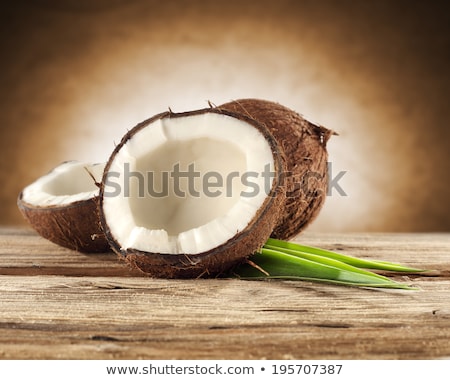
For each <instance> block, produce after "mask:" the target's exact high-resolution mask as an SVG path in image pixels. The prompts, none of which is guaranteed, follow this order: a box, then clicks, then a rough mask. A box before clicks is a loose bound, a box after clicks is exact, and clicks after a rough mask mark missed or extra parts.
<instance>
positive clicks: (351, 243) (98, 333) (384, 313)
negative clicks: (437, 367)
mask: <svg viewBox="0 0 450 380" xmlns="http://www.w3.org/2000/svg"><path fill="white" fill-rule="evenodd" d="M302 242H303V243H304V244H310V245H318V246H321V247H324V248H330V249H334V250H342V252H344V253H346V254H352V255H355V256H359V257H369V258H372V259H379V260H391V261H399V262H401V263H403V264H407V265H416V266H422V267H426V268H437V269H438V271H435V272H433V273H432V275H430V276H409V277H407V278H406V277H403V276H400V277H398V280H400V281H408V282H411V283H414V284H415V285H417V286H419V287H420V288H421V290H420V291H392V290H390V291H386V290H384V291H375V290H365V289H355V288H348V287H340V286H331V285H323V284H313V283H309V282H293V281H271V282H257V281H239V280H234V279H221V280H216V279H212V280H161V279H150V278H146V277H142V276H141V275H140V274H139V273H137V272H131V271H129V270H128V269H127V268H126V267H125V266H124V265H123V264H122V263H120V262H118V261H117V259H116V257H115V256H114V255H112V254H111V255H81V254H77V253H75V252H71V251H69V250H65V249H62V248H59V247H56V246H54V245H53V244H51V243H48V242H46V241H44V240H42V239H40V238H39V237H37V236H36V235H35V234H34V233H32V232H30V231H29V230H16V229H0V305H1V308H0V358H3V359H7V358H21V359H30V358H41V359H43V358H69V359H85V358H91V359H95V358H97V359H109V358H121V359H137V358H147V359H171V358H177V359H213V358H216V359H260V358H267V359H290V358H298V359H302V358H303V359H307V358H308V359H325V358H326V359H354V358H371V359H394V358H401V359H417V358H443V357H447V358H450V276H449V271H448V270H449V268H450V253H449V252H450V234H423V235H413V234H401V235H400V234H395V235H386V234H352V235H340V234H305V235H304V236H302ZM34 266H36V268H35V267H34ZM33 268H35V269H33ZM39 271H41V272H39Z"/></svg>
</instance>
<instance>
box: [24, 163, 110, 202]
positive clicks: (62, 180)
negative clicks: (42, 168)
mask: <svg viewBox="0 0 450 380" xmlns="http://www.w3.org/2000/svg"><path fill="white" fill-rule="evenodd" d="M104 167H105V164H85V163H82V162H77V161H68V162H64V163H62V164H61V165H59V166H57V167H56V168H55V169H53V170H52V171H51V172H49V173H48V174H46V175H44V176H42V177H40V178H39V179H37V180H36V181H35V182H33V183H32V184H31V185H29V186H27V187H26V188H25V189H24V190H23V192H22V200H23V201H25V202H26V203H28V204H31V205H33V206H37V207H50V206H65V205H69V204H71V203H73V202H77V201H83V200H87V199H90V198H93V197H95V196H97V195H98V193H99V189H98V187H97V185H96V184H95V182H100V180H101V177H102V173H103V170H104ZM89 173H91V174H92V176H93V177H94V179H95V181H94V179H93V178H92V177H91V175H89Z"/></svg>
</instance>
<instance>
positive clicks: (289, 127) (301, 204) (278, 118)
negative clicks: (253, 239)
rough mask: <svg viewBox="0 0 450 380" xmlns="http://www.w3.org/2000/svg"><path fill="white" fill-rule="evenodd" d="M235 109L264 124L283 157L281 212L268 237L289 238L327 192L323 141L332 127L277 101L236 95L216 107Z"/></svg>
mask: <svg viewBox="0 0 450 380" xmlns="http://www.w3.org/2000/svg"><path fill="white" fill-rule="evenodd" d="M218 108H219V109H222V110H228V111H232V112H238V113H242V114H244V115H246V116H247V117H249V118H251V119H254V120H256V121H257V122H259V123H261V124H263V125H265V126H266V127H267V128H268V129H269V130H270V132H271V133H272V134H273V136H274V137H275V139H276V140H277V142H278V143H279V145H280V146H281V149H282V151H283V153H284V154H285V156H286V159H287V164H286V167H287V171H286V190H287V191H286V201H285V204H284V206H283V207H284V213H283V215H282V217H281V218H280V220H279V221H278V223H277V225H276V226H275V228H274V230H273V232H272V237H274V238H277V239H284V240H287V239H290V238H292V237H294V236H295V235H297V234H298V233H300V232H301V231H302V230H303V229H304V228H305V227H306V226H307V225H308V224H309V223H311V221H313V220H314V218H315V217H316V216H317V214H318V213H319V211H320V209H321V207H322V205H323V203H324V201H325V197H326V194H327V186H328V167H327V159H328V154H327V150H326V144H327V141H328V139H329V138H330V136H331V135H332V134H334V132H333V131H331V130H328V129H326V128H324V127H322V126H320V125H316V124H313V123H311V122H309V121H308V120H306V119H304V118H303V117H302V116H301V115H299V114H298V113H296V112H295V111H292V110H291V109H289V108H287V107H284V106H282V105H280V104H278V103H274V102H270V101H266V100H260V99H240V100H235V101H232V102H230V103H225V104H222V105H221V106H219V107H218Z"/></svg>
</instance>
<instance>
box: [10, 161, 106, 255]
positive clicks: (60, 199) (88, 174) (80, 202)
mask: <svg viewBox="0 0 450 380" xmlns="http://www.w3.org/2000/svg"><path fill="white" fill-rule="evenodd" d="M103 169H104V164H85V163H80V162H76V161H68V162H64V163H62V164H61V165H59V166H57V167H56V168H55V169H53V170H52V171H51V172H49V173H48V174H46V175H44V176H43V177H41V178H39V179H38V180H36V181H35V182H33V183H32V184H31V185H29V186H27V187H26V188H24V189H23V190H22V192H21V193H20V195H19V197H18V200H17V205H18V207H19V210H20V211H21V213H22V215H23V216H24V217H25V219H26V220H27V221H28V222H29V223H30V224H31V226H32V227H33V228H34V229H35V230H36V231H37V232H38V233H39V234H40V235H41V236H42V237H44V238H46V239H48V240H50V241H52V242H54V243H56V244H58V245H61V246H63V247H66V248H70V249H73V250H77V251H80V252H106V251H110V248H109V244H108V242H107V240H106V238H105V235H104V233H103V232H102V230H101V227H100V223H99V219H98V212H97V208H98V194H99V187H98V186H97V183H99V181H100V179H101V176H102V173H103ZM96 182H97V183H96Z"/></svg>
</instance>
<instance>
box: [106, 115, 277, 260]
mask: <svg viewBox="0 0 450 380" xmlns="http://www.w3.org/2000/svg"><path fill="white" fill-rule="evenodd" d="M111 160H112V161H111V162H110V163H109V167H108V169H107V173H105V177H104V181H105V182H104V186H105V187H104V194H103V200H102V212H103V215H104V221H105V222H106V224H107V226H108V229H109V231H110V233H111V235H112V236H113V238H114V239H115V240H116V242H117V243H118V244H119V245H120V248H121V249H122V250H126V249H136V250H140V251H143V252H156V253H165V254H179V253H183V254H198V253H202V252H206V251H209V250H211V249H213V248H216V247H218V246H220V245H221V244H223V243H225V242H227V241H228V240H230V239H232V238H233V237H234V236H235V235H236V234H237V233H239V232H241V231H243V230H244V229H245V228H246V227H247V225H248V224H249V223H250V221H251V220H252V219H253V218H254V217H255V215H256V214H257V212H258V210H259V209H260V207H261V206H262V205H263V203H264V201H265V200H266V198H267V196H268V192H270V190H271V188H272V182H273V176H272V177H269V178H268V177H267V176H264V175H263V174H262V173H263V172H266V173H267V171H268V170H269V171H270V172H271V173H273V171H274V169H273V168H274V159H273V155H272V150H271V148H270V144H269V142H268V141H267V140H266V138H265V137H264V136H263V134H262V133H261V132H260V131H259V130H258V129H257V128H255V127H254V126H253V125H251V124H249V123H247V122H245V121H241V120H239V119H237V118H234V117H231V116H227V115H223V114H217V113H208V112H206V113H203V114H196V115H189V116H182V117H173V118H170V117H165V118H162V119H157V120H155V121H153V122H151V123H150V124H148V125H146V126H145V127H143V128H140V129H139V130H137V131H136V132H135V133H134V134H131V135H130V137H129V139H128V140H127V141H126V142H125V143H124V145H123V146H122V147H121V148H120V149H119V150H118V151H117V152H116V154H115V156H113V157H112V158H111Z"/></svg>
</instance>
